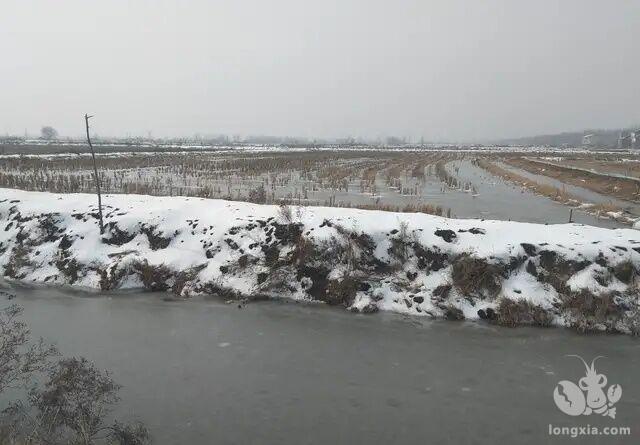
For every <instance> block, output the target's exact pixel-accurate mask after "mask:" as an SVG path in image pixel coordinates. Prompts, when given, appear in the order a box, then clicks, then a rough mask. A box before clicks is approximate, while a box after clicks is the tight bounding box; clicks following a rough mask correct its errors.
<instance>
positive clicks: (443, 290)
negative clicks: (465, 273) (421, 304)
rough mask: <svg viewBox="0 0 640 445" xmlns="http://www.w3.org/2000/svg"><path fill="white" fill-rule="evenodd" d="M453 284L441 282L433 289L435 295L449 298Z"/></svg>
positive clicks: (442, 298) (443, 298) (440, 297)
mask: <svg viewBox="0 0 640 445" xmlns="http://www.w3.org/2000/svg"><path fill="white" fill-rule="evenodd" d="M451 288H452V286H451V285H450V284H441V285H440V286H438V287H436V288H435V289H434V290H433V296H434V297H437V298H439V299H441V300H446V299H447V298H449V293H450V292H451Z"/></svg>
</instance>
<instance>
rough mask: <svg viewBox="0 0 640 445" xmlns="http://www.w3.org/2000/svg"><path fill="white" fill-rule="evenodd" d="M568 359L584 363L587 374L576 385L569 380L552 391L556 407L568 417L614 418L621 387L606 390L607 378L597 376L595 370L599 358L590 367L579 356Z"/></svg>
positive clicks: (612, 386) (601, 375) (562, 382)
mask: <svg viewBox="0 0 640 445" xmlns="http://www.w3.org/2000/svg"><path fill="white" fill-rule="evenodd" d="M568 357H577V358H579V359H580V361H582V363H584V367H585V368H586V370H587V374H586V375H585V376H584V377H582V378H581V379H580V380H578V384H577V385H576V384H575V383H573V382H570V381H569V380H562V381H561V382H560V383H558V384H557V385H556V388H555V389H554V390H553V400H554V401H555V402H556V405H557V407H558V408H559V409H560V411H562V412H563V413H565V414H568V415H570V416H581V415H584V416H589V415H591V414H594V413H595V414H600V415H602V416H609V417H611V418H612V419H615V418H616V409H615V407H614V406H613V405H615V404H616V403H617V402H618V400H620V397H622V387H621V386H620V385H618V384H613V385H611V386H609V388H607V391H606V393H605V386H606V385H607V376H606V375H604V374H598V371H596V368H595V362H596V360H598V359H599V358H601V356H599V357H596V358H594V359H593V360H592V361H591V366H589V365H587V363H586V362H585V361H584V360H583V359H582V357H580V356H579V355H570V356H568Z"/></svg>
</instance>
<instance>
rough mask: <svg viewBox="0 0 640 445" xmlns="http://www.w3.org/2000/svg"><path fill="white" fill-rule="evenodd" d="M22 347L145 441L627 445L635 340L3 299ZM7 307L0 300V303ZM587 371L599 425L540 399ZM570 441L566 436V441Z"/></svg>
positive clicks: (634, 396)
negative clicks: (555, 433)
mask: <svg viewBox="0 0 640 445" xmlns="http://www.w3.org/2000/svg"><path fill="white" fill-rule="evenodd" d="M11 292H13V293H14V294H16V298H14V299H13V300H12V302H15V303H17V304H19V305H21V306H23V307H24V308H25V312H24V317H25V319H26V321H27V322H28V324H29V326H30V327H31V329H32V331H33V333H34V334H35V335H36V336H43V337H44V338H46V339H47V340H49V341H52V342H55V343H57V344H58V345H59V347H60V349H61V350H62V352H63V353H64V354H65V355H84V356H86V357H88V358H89V359H91V360H93V361H95V362H96V364H97V365H98V367H100V368H104V369H109V370H111V371H112V373H113V377H114V379H115V380H116V381H118V382H119V383H121V384H122V385H124V387H123V389H122V391H121V396H122V400H121V403H120V405H119V408H118V412H117V414H118V416H120V417H123V418H129V417H130V416H131V415H132V414H133V413H135V414H136V415H137V418H139V419H140V420H142V421H143V422H145V423H146V424H147V426H148V427H149V428H150V429H151V430H152V432H153V435H154V438H155V443H158V444H178V443H185V444H186V443H189V444H209V443H215V444H242V445H246V444H296V445H299V444H354V443H366V444H390V443H394V444H416V443H429V444H433V443H459V444H471V443H480V444H481V443H490V444H493V443H498V442H502V443H531V444H539V443H556V442H557V443H562V442H568V441H570V438H566V437H565V438H558V437H550V436H549V434H548V430H549V424H552V425H553V426H569V427H571V426H585V425H587V424H589V425H591V426H598V427H603V426H628V427H630V428H631V432H632V435H631V436H624V437H615V438H608V439H611V440H609V441H607V440H603V438H596V437H582V438H580V439H578V440H579V441H580V443H609V442H610V443H638V439H639V438H640V435H639V433H640V420H639V419H640V416H639V415H640V381H639V380H638V370H639V365H640V341H638V340H637V339H634V338H631V337H626V336H579V335H577V334H575V333H573V332H571V331H569V330H564V329H535V328H520V329H507V328H498V327H495V326H490V325H487V324H481V323H466V322H462V323H461V322H447V321H431V320H427V319H423V318H413V317H404V316H399V315H394V314H373V315H356V314H352V313H348V312H346V311H343V310H340V309H335V308H329V307H326V306H322V305H312V304H302V303H285V302H280V301H271V302H264V303H254V304H250V305H248V306H245V307H244V308H242V309H239V308H238V307H237V305H230V304H224V303H222V302H220V301H218V300H207V299H194V300H190V301H183V302H170V301H163V299H162V297H163V295H160V294H150V293H137V292H120V293H113V294H106V295H105V294H99V293H88V292H80V291H70V290H64V289H59V288H13V289H11ZM8 303H9V302H5V304H8ZM567 354H578V355H581V356H582V357H584V358H585V360H587V361H591V360H592V359H593V358H594V357H596V356H598V355H604V356H606V358H601V359H599V360H598V362H597V368H598V371H599V372H601V373H604V374H606V376H607V377H608V379H609V384H613V383H618V384H620V385H621V386H622V388H623V395H622V398H621V400H620V401H619V402H618V403H617V405H616V407H617V414H618V415H617V417H616V419H615V420H613V419H610V418H605V417H602V416H596V415H591V416H588V417H586V416H582V417H580V418H574V417H570V416H567V415H565V414H563V413H562V412H560V411H559V410H558V409H557V408H556V406H555V404H554V401H553V397H552V393H553V390H554V388H555V386H556V384H557V383H558V382H559V381H560V380H565V379H566V380H570V381H573V382H577V381H578V379H579V378H580V377H582V376H584V373H585V368H584V366H583V365H582V363H581V362H580V361H579V360H578V359H576V358H572V357H566V355H567ZM574 442H575V440H574Z"/></svg>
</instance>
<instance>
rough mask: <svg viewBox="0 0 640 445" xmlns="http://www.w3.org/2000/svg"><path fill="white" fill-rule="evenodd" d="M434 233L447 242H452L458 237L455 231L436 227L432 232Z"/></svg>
mask: <svg viewBox="0 0 640 445" xmlns="http://www.w3.org/2000/svg"><path fill="white" fill-rule="evenodd" d="M434 235H435V236H439V237H440V238H442V239H443V240H445V241H446V242H448V243H452V242H453V241H454V240H455V239H456V238H457V237H458V235H456V232H454V231H453V230H449V229H438V230H436V231H435V232H434Z"/></svg>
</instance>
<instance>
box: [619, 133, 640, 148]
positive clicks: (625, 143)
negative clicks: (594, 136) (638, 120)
mask: <svg viewBox="0 0 640 445" xmlns="http://www.w3.org/2000/svg"><path fill="white" fill-rule="evenodd" d="M618 148H620V149H625V150H635V149H640V130H633V131H621V132H620V135H619V136H618Z"/></svg>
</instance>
